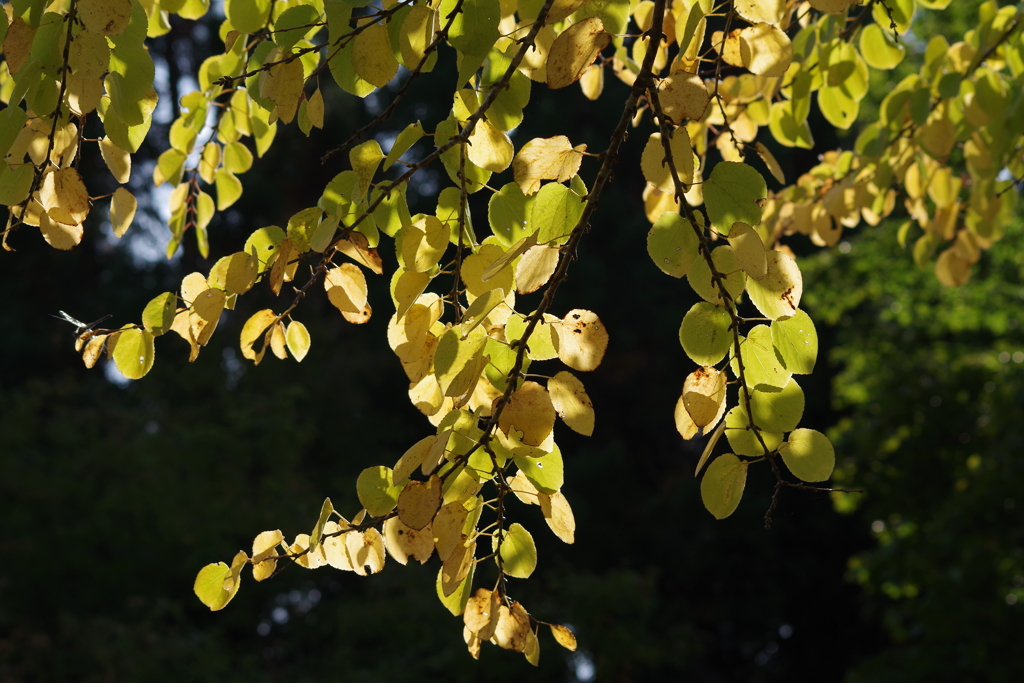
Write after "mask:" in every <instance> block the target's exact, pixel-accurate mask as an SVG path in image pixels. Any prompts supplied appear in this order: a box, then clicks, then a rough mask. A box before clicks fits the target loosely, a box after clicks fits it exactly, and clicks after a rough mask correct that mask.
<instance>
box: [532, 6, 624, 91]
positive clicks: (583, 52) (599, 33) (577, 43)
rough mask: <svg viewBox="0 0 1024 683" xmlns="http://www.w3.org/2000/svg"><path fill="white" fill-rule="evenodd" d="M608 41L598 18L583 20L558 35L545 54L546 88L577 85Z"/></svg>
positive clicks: (608, 36) (554, 88) (607, 35)
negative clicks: (546, 58)
mask: <svg viewBox="0 0 1024 683" xmlns="http://www.w3.org/2000/svg"><path fill="white" fill-rule="evenodd" d="M611 40H612V37H611V35H609V34H608V33H606V32H605V30H604V22H603V21H601V19H600V17H587V18H586V19H584V20H583V21H580V22H577V23H575V24H573V25H572V26H570V27H569V28H567V29H566V30H564V31H562V33H560V34H559V36H558V37H557V38H555V42H554V43H553V44H552V45H551V51H550V52H549V53H548V63H547V67H548V68H547V81H548V87H549V88H551V89H553V90H557V89H558V88H564V87H566V86H567V85H571V84H573V83H575V82H576V81H578V80H579V79H580V77H581V76H582V75H583V72H584V71H586V70H587V67H589V66H590V65H591V64H593V63H594V60H596V59H597V55H598V54H600V53H601V50H603V49H605V48H606V47H608V44H609V43H610V42H611Z"/></svg>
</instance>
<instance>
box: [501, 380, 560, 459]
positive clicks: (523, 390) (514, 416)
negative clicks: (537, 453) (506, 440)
mask: <svg viewBox="0 0 1024 683" xmlns="http://www.w3.org/2000/svg"><path fill="white" fill-rule="evenodd" d="M498 426H499V427H501V431H503V432H504V433H505V434H509V433H510V432H511V431H512V429H513V428H515V429H516V430H518V431H521V432H522V433H523V437H522V441H523V443H524V444H527V445H529V446H539V445H541V443H543V442H544V440H545V439H546V438H547V437H548V435H549V434H551V430H552V429H553V428H554V426H555V408H554V406H553V405H552V404H551V396H550V395H549V394H548V390H547V389H545V388H544V387H543V386H541V385H540V384H537V383H536V382H524V383H523V385H522V386H521V387H519V389H518V390H517V391H516V392H515V393H513V394H512V396H511V397H510V398H509V400H508V403H507V404H506V405H505V409H504V410H503V411H501V417H500V418H499V419H498Z"/></svg>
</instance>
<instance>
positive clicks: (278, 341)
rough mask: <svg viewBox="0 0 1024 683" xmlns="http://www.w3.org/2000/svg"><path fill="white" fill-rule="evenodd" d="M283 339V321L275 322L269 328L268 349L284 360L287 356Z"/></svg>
mask: <svg viewBox="0 0 1024 683" xmlns="http://www.w3.org/2000/svg"><path fill="white" fill-rule="evenodd" d="M285 344H286V342H285V340H284V323H283V322H280V321H278V322H276V323H274V326H273V327H272V328H271V330H270V350H271V351H273V352H274V355H275V356H277V357H278V358H280V359H281V360H285V359H286V358H288V351H287V349H286V348H285Z"/></svg>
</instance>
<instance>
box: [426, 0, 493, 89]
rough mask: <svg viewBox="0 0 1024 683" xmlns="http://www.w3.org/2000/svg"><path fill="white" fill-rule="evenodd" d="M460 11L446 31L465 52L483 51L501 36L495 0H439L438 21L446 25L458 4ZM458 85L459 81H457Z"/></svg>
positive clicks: (451, 39)
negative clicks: (460, 0)
mask: <svg viewBox="0 0 1024 683" xmlns="http://www.w3.org/2000/svg"><path fill="white" fill-rule="evenodd" d="M460 6H461V8H462V12H461V13H460V14H458V15H456V17H455V20H454V21H453V22H452V26H451V29H450V30H449V31H448V42H450V43H451V44H452V45H453V46H455V48H456V49H457V50H458V51H459V52H461V53H463V54H465V55H484V54H486V53H487V51H488V50H489V49H490V48H491V47H492V46H493V45H494V43H495V42H496V41H497V40H498V38H499V37H500V33H499V29H498V22H499V21H500V20H501V5H500V3H499V2H498V0H463V2H462V3H461V5H460V3H459V2H458V0H442V2H441V6H440V24H441V26H445V25H446V24H447V23H448V19H449V17H450V16H451V14H452V13H453V12H454V10H455V9H456V8H457V7H460ZM459 85H460V86H461V83H460V84H459Z"/></svg>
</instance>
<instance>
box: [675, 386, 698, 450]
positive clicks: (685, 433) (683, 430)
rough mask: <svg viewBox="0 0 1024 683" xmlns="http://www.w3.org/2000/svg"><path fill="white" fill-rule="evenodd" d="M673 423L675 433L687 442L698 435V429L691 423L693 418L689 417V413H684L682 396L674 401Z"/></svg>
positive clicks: (684, 406) (684, 407)
mask: <svg viewBox="0 0 1024 683" xmlns="http://www.w3.org/2000/svg"><path fill="white" fill-rule="evenodd" d="M675 423H676V431H677V432H679V436H681V437H683V438H684V439H686V440H687V441H689V440H690V439H692V438H693V437H695V436H697V434H699V433H700V427H698V426H697V425H695V424H694V423H693V418H692V417H690V413H688V412H686V405H685V404H684V403H683V395H682V394H679V399H678V400H677V401H676V408H675Z"/></svg>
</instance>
